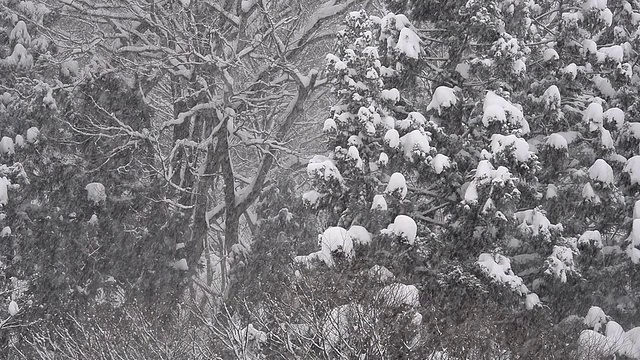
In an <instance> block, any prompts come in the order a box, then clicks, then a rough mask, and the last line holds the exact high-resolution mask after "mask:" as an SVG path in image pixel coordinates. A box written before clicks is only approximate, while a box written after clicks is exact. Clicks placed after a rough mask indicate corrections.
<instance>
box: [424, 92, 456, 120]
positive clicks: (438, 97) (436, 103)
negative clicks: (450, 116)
mask: <svg viewBox="0 0 640 360" xmlns="http://www.w3.org/2000/svg"><path fill="white" fill-rule="evenodd" d="M457 103H458V97H457V96H456V93H455V90H454V89H452V88H450V87H447V86H439V87H438V88H436V91H434V93H433V96H432V97H431V102H430V103H429V105H427V111H429V110H431V109H433V110H436V111H438V115H441V114H442V109H443V108H448V107H451V106H453V105H455V104H457Z"/></svg>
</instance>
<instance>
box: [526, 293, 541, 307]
mask: <svg viewBox="0 0 640 360" xmlns="http://www.w3.org/2000/svg"><path fill="white" fill-rule="evenodd" d="M524 306H525V308H526V309H527V310H533V308H535V307H539V306H542V305H541V303H540V298H539V297H538V295H537V294H536V293H531V294H528V295H527V297H526V298H525V299H524Z"/></svg>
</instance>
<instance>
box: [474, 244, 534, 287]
mask: <svg viewBox="0 0 640 360" xmlns="http://www.w3.org/2000/svg"><path fill="white" fill-rule="evenodd" d="M476 263H477V264H478V266H480V269H482V271H483V272H484V273H485V274H486V275H487V276H488V277H490V278H492V279H493V280H495V281H496V282H498V283H500V284H502V285H506V286H508V287H510V288H511V289H512V290H514V291H516V292H517V293H519V294H520V295H524V294H528V293H529V289H527V287H526V286H525V285H524V282H523V281H522V278H520V277H519V276H517V275H515V274H514V273H513V270H511V262H510V261H509V259H508V258H507V257H505V256H502V255H500V254H488V253H483V254H480V256H478V261H477V262H476Z"/></svg>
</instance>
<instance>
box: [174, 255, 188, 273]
mask: <svg viewBox="0 0 640 360" xmlns="http://www.w3.org/2000/svg"><path fill="white" fill-rule="evenodd" d="M173 268H174V269H176V270H179V271H188V270H189V265H188V264H187V259H185V258H182V259H180V260H178V261H176V262H175V263H173Z"/></svg>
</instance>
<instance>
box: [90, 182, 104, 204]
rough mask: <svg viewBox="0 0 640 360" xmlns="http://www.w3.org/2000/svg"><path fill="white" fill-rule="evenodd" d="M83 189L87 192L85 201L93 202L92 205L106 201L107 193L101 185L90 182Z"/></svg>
mask: <svg viewBox="0 0 640 360" xmlns="http://www.w3.org/2000/svg"><path fill="white" fill-rule="evenodd" d="M84 189H85V190H87V200H89V201H93V203H94V204H98V203H100V202H103V201H105V200H107V193H106V190H105V187H104V185H102V183H99V182H92V183H89V184H87V186H85V187H84Z"/></svg>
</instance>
